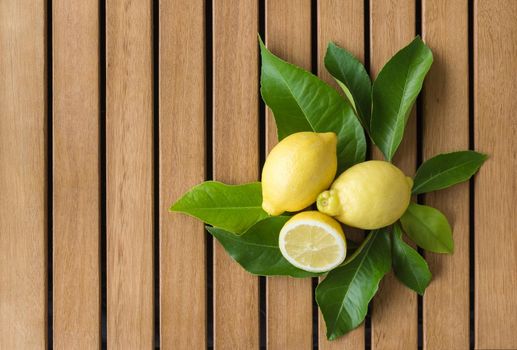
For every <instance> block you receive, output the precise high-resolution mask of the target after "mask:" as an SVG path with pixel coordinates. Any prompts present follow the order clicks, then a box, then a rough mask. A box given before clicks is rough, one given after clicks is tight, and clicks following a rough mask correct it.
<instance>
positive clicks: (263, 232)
mask: <svg viewBox="0 0 517 350" xmlns="http://www.w3.org/2000/svg"><path fill="white" fill-rule="evenodd" d="M287 220H289V217H287V216H273V217H269V218H267V219H264V220H262V221H260V222H258V223H256V224H255V225H253V226H252V227H251V228H250V229H249V230H248V231H246V232H245V233H244V234H242V235H240V236H239V235H235V234H233V233H231V232H227V231H225V230H222V229H219V228H216V227H207V228H206V229H207V230H208V232H210V233H211V234H212V236H214V237H215V238H216V239H217V240H218V241H219V242H220V243H221V244H222V246H223V247H224V249H225V250H226V252H227V253H228V254H229V255H230V256H231V257H232V258H233V260H235V261H236V262H238V263H239V264H240V265H241V266H242V267H243V268H244V269H245V270H246V271H248V272H251V273H253V274H255V275H261V276H274V275H280V276H281V275H284V276H292V277H314V276H318V275H319V274H315V273H311V272H307V271H304V270H300V269H298V268H296V267H294V266H293V265H291V264H290V263H289V262H288V261H287V260H286V259H285V258H284V257H283V256H282V253H281V252H280V248H279V247H278V235H279V233H280V230H281V229H282V227H283V226H284V224H285V223H286V222H287Z"/></svg>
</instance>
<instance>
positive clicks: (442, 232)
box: [400, 203, 454, 253]
mask: <svg viewBox="0 0 517 350" xmlns="http://www.w3.org/2000/svg"><path fill="white" fill-rule="evenodd" d="M400 222H401V224H402V227H403V228H404V232H406V234H407V235H408V236H409V238H411V240H412V241H413V242H415V243H416V244H417V245H418V246H420V247H422V248H424V249H425V250H428V251H430V252H433V253H452V252H453V250H454V241H453V239H452V229H451V226H450V225H449V222H448V221H447V218H446V217H445V215H443V214H442V213H441V212H440V211H439V210H437V209H435V208H432V207H429V206H426V205H420V204H415V203H411V204H409V207H408V208H407V210H406V212H405V213H404V215H402V217H401V218H400Z"/></svg>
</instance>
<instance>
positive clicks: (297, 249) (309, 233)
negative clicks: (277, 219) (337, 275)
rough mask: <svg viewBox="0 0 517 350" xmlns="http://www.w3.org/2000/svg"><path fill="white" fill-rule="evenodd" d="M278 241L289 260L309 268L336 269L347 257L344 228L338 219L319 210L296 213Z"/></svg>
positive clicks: (302, 267) (309, 269)
mask: <svg viewBox="0 0 517 350" xmlns="http://www.w3.org/2000/svg"><path fill="white" fill-rule="evenodd" d="M278 245H279V247H280V251H281V252H282V255H283V256H284V258H285V259H286V260H287V261H289V262H290V263H291V264H292V265H294V266H296V267H297V268H299V269H302V270H305V271H309V272H326V271H329V270H332V269H333V268H335V267H337V266H338V265H339V264H341V263H342V262H343V261H344V260H345V257H346V241H345V234H344V233H343V229H342V228H341V226H340V225H339V223H338V222H337V221H336V220H334V219H332V218H331V217H329V216H327V215H325V214H322V213H319V212H317V211H306V212H303V213H299V214H297V215H295V216H293V217H292V218H291V219H290V220H289V221H288V222H287V223H286V224H285V225H284V227H283V228H282V230H281V231H280V235H279V238H278Z"/></svg>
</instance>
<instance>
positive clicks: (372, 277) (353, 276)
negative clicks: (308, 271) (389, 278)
mask: <svg viewBox="0 0 517 350" xmlns="http://www.w3.org/2000/svg"><path fill="white" fill-rule="evenodd" d="M370 235H373V236H372V237H371V239H368V240H367V241H366V244H365V246H364V247H363V249H361V252H360V253H359V254H358V255H357V256H356V257H355V258H354V259H353V260H352V261H351V262H350V263H348V264H346V265H344V266H341V267H338V268H336V269H334V270H332V271H330V272H329V274H328V275H327V277H326V278H325V280H323V282H321V283H320V284H319V285H318V287H317V288H316V301H317V303H318V305H319V307H320V309H321V312H322V314H323V318H324V319H325V324H326V325H327V338H328V339H329V340H334V339H336V338H337V337H339V336H341V335H343V334H345V333H347V332H349V331H350V330H352V329H354V328H355V327H357V326H358V325H359V324H360V323H361V322H363V320H364V317H365V316H366V312H367V311H368V303H369V302H370V300H371V299H372V298H373V296H374V295H375V293H376V292H377V289H378V288H379V282H380V280H381V279H382V277H383V276H384V275H385V274H386V273H387V272H388V271H389V270H390V267H391V257H390V240H389V232H388V231H387V230H386V229H380V230H376V231H372V232H371V233H370Z"/></svg>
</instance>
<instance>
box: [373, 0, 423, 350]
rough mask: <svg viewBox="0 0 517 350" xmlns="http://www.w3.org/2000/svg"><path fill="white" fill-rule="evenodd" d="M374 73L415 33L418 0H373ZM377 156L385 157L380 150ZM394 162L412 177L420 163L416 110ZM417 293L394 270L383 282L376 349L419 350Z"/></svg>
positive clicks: (376, 301)
mask: <svg viewBox="0 0 517 350" xmlns="http://www.w3.org/2000/svg"><path fill="white" fill-rule="evenodd" d="M370 20H371V23H370V26H371V27H370V28H371V32H370V34H371V37H370V44H371V51H370V52H371V72H372V76H373V77H375V76H376V75H377V74H378V72H379V70H380V69H381V68H382V66H383V65H384V64H385V63H386V61H388V60H389V59H390V58H391V56H393V54H395V52H397V51H398V50H400V49H401V48H402V47H404V46H406V45H407V44H409V42H410V41H411V40H412V39H413V38H414V36H415V2H414V1H413V0H387V1H371V3H370ZM373 151H374V152H373V157H374V158H382V156H381V154H380V152H378V150H377V149H374V150H373ZM394 163H395V164H396V165H397V166H398V167H399V168H401V169H402V171H404V172H405V173H406V174H407V175H408V176H412V175H413V174H414V172H415V166H416V116H415V113H414V112H413V114H412V116H411V117H410V119H409V122H408V124H407V126H406V132H405V135H404V139H403V141H402V143H401V144H400V147H399V149H398V151H397V154H396V156H395V159H394ZM417 330H418V328H417V297H416V293H414V292H412V291H410V290H409V289H408V288H406V287H405V286H403V285H402V284H401V283H400V282H398V281H397V280H396V278H395V276H394V275H393V273H390V274H388V275H387V276H386V277H385V278H384V280H383V281H382V282H381V285H380V288H379V293H378V294H377V295H376V297H375V298H374V303H373V312H372V348H373V349H375V350H380V349H416V347H417V342H418V335H417Z"/></svg>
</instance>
